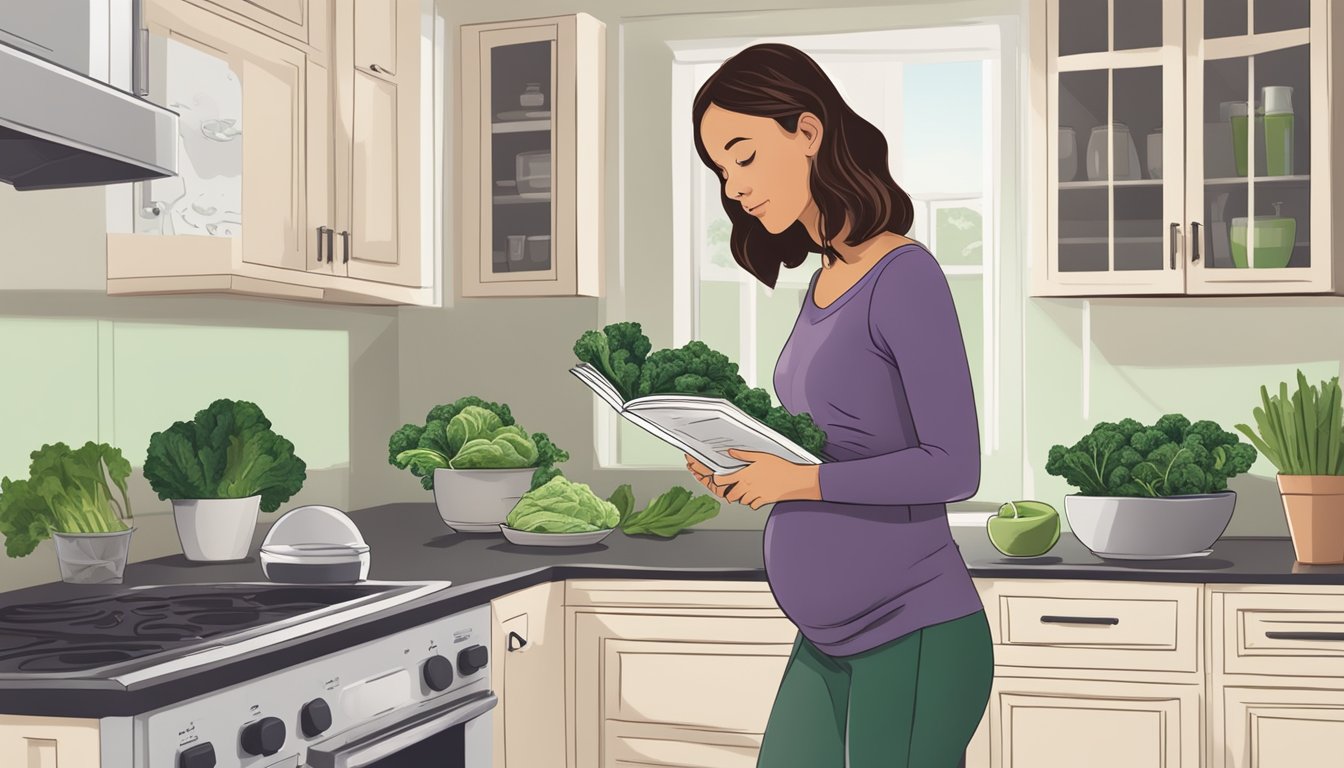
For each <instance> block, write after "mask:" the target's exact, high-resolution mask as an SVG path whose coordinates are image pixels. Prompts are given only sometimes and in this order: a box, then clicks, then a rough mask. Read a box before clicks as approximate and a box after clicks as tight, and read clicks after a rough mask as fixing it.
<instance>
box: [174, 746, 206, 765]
mask: <svg viewBox="0 0 1344 768" xmlns="http://www.w3.org/2000/svg"><path fill="white" fill-rule="evenodd" d="M177 768H215V747H214V745H213V744H211V743H210V742H208V741H207V742H205V743H204V744H197V745H196V746H194V747H192V748H191V749H184V750H182V752H181V753H179V754H178V756H177Z"/></svg>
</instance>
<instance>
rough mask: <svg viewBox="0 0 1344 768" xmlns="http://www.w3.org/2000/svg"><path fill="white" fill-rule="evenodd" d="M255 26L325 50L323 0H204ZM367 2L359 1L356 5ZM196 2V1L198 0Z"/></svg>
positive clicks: (324, 5) (325, 2)
mask: <svg viewBox="0 0 1344 768" xmlns="http://www.w3.org/2000/svg"><path fill="white" fill-rule="evenodd" d="M205 1H206V2H209V3H211V4H212V5H215V6H218V7H220V8H227V9H228V10H230V11H232V12H234V13H236V14H238V15H239V16H242V17H243V18H245V19H248V20H249V21H252V22H254V23H255V24H256V25H257V26H259V27H261V28H264V29H267V30H271V31H273V32H279V33H280V34H282V35H284V36H285V37H288V38H290V39H292V40H296V41H298V42H302V43H308V44H310V45H312V46H313V47H315V48H320V49H325V48H326V44H325V42H324V40H323V36H324V35H325V33H326V31H327V26H326V19H325V18H324V15H323V14H324V13H325V12H326V11H327V10H328V8H327V0H205ZM367 1H368V0H359V2H360V3H364V2H367ZM198 2H199V0H198Z"/></svg>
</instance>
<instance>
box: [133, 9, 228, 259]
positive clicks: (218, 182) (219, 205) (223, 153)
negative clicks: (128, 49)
mask: <svg viewBox="0 0 1344 768" xmlns="http://www.w3.org/2000/svg"><path fill="white" fill-rule="evenodd" d="M149 57H150V64H149V72H150V75H151V77H152V79H151V81H150V83H149V91H150V98H151V99H152V100H154V101H156V102H158V103H160V104H166V105H167V106H168V108H169V109H171V110H173V111H175V112H177V113H178V115H179V119H178V148H177V157H178V175H176V176H172V177H169V178H165V179H155V180H153V181H149V182H144V183H140V184H136V185H135V188H134V189H135V193H134V194H135V211H136V212H135V217H134V222H135V224H134V231H135V232H136V233H137V234H156V235H205V236H210V237H241V236H242V209H243V88H242V81H241V79H240V77H239V74H238V72H237V71H235V70H234V68H233V66H232V65H231V64H230V63H229V61H228V60H227V59H225V58H224V57H223V56H222V54H221V55H216V53H212V52H211V51H210V50H208V49H206V48H204V47H201V48H198V47H196V46H193V45H189V44H187V43H184V42H182V41H180V40H178V39H174V38H168V37H164V36H161V35H152V36H151V37H150V39H149Z"/></svg>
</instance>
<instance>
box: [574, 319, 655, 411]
mask: <svg viewBox="0 0 1344 768" xmlns="http://www.w3.org/2000/svg"><path fill="white" fill-rule="evenodd" d="M652 348H653V345H652V344H650V343H649V337H647V336H645V335H644V329H643V328H642V327H640V325H639V323H632V322H624V323H612V324H611V325H608V326H606V327H605V328H603V329H602V330H601V331H584V332H583V335H582V336H580V337H579V340H578V341H576V342H574V354H575V356H577V357H578V358H579V359H580V360H582V361H584V362H585V363H588V364H589V365H591V366H593V367H594V368H596V369H597V370H598V371H600V372H601V373H602V375H603V376H605V377H607V381H610V382H611V385H612V386H613V387H615V388H616V391H617V392H620V393H621V397H622V398H624V399H626V400H629V399H630V398H632V397H635V393H636V390H637V389H638V387H639V376H640V370H641V369H642V367H643V365H644V361H645V359H646V358H647V357H648V354H649V350H650V349H652Z"/></svg>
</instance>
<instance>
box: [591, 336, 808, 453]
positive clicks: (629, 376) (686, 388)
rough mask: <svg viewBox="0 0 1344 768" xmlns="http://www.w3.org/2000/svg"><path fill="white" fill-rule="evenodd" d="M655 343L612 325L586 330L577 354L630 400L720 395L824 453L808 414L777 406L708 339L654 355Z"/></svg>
mask: <svg viewBox="0 0 1344 768" xmlns="http://www.w3.org/2000/svg"><path fill="white" fill-rule="evenodd" d="M650 348H651V345H650V344H649V340H648V338H647V337H645V336H644V333H643V331H642V330H641V328H640V325H639V323H631V322H624V323H613V324H611V325H608V326H606V327H604V328H603V329H602V330H601V331H584V333H583V335H582V336H580V337H579V339H578V341H576V342H575V343H574V354H575V355H576V356H577V357H578V358H579V359H580V360H582V361H584V362H587V363H589V364H590V365H592V366H593V367H595V368H597V369H598V370H599V371H601V372H602V375H604V376H606V378H607V381H609V382H611V385H612V386H613V387H615V388H616V390H617V391H618V392H620V394H621V397H623V398H625V399H626V400H630V399H633V398H635V397H643V396H646V395H663V394H681V395H700V396H702V397H721V398H723V399H725V400H728V401H729V402H731V403H733V404H734V405H736V406H737V407H738V408H741V409H742V410H743V411H745V412H746V413H747V414H748V415H750V416H751V417H752V418H755V419H757V420H758V421H761V422H763V423H764V424H766V425H767V426H769V427H770V428H771V429H773V430H775V431H776V432H779V433H780V434H781V435H784V436H785V437H787V438H789V439H790V440H792V441H793V442H794V443H797V444H798V446H799V447H800V448H803V449H804V450H806V451H808V452H809V453H812V454H813V455H817V456H820V455H822V449H823V447H824V446H825V445H826V433H825V432H824V431H822V430H821V428H819V427H818V426H817V425H816V423H815V422H813V421H812V417H811V416H810V415H809V414H806V413H799V414H791V413H789V412H788V411H787V410H785V409H784V408H781V407H779V406H776V405H772V404H771V403H772V401H771V398H770V393H769V392H767V391H765V390H764V389H762V388H760V387H748V386H747V382H746V380H745V379H743V378H742V376H741V375H740V374H739V373H738V367H737V363H734V362H733V361H732V360H730V359H729V358H728V356H727V355H725V354H723V353H722V352H718V351H716V350H714V349H713V348H711V347H710V346H709V345H707V344H705V343H704V342H703V341H691V342H689V343H687V344H684V345H682V346H681V347H678V348H676V349H660V350H658V351H657V352H654V353H652V354H649V349H650Z"/></svg>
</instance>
